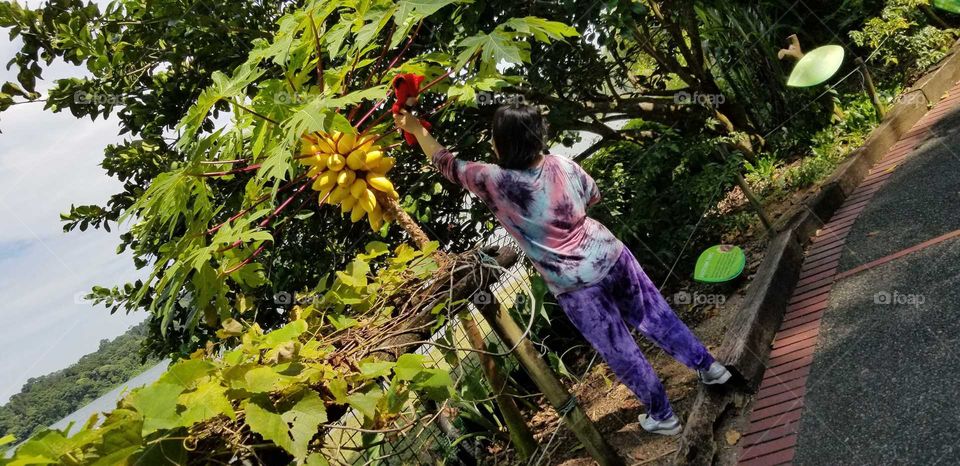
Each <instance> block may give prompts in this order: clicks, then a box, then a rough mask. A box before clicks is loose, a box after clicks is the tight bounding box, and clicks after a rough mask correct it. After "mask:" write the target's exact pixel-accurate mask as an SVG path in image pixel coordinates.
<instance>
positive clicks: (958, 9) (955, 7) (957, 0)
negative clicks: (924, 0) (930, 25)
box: [933, 0, 960, 14]
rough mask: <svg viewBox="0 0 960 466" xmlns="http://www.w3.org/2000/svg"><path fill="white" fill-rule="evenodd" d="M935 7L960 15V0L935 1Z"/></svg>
mask: <svg viewBox="0 0 960 466" xmlns="http://www.w3.org/2000/svg"><path fill="white" fill-rule="evenodd" d="M933 6H934V7H936V8H939V9H941V10H943V11H949V12H950V13H958V14H960V0H933Z"/></svg>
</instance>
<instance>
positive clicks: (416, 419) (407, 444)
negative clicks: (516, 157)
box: [324, 229, 530, 465]
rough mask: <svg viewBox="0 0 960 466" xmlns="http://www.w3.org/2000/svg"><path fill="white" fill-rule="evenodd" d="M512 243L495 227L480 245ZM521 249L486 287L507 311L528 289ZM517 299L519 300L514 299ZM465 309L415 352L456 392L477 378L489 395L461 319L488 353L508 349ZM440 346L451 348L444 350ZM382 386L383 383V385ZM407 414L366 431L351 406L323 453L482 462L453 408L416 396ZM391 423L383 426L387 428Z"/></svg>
mask: <svg viewBox="0 0 960 466" xmlns="http://www.w3.org/2000/svg"><path fill="white" fill-rule="evenodd" d="M478 246H481V247H489V246H513V247H514V248H516V244H515V242H514V240H513V238H511V237H510V236H509V235H508V234H507V233H506V232H505V231H503V230H502V229H499V230H497V231H495V232H494V234H493V235H491V236H490V237H488V238H487V239H486V240H485V241H484V242H483V243H481V244H480V245H478ZM517 251H518V253H520V255H519V257H518V260H517V262H516V263H515V264H514V265H513V266H512V267H510V268H508V269H506V270H504V271H503V273H502V275H500V277H499V279H498V280H497V281H496V283H494V284H492V285H491V286H490V290H489V291H490V294H491V295H492V296H493V297H495V298H496V299H497V301H498V302H500V304H501V305H502V306H505V307H506V308H507V309H510V308H513V307H514V306H520V307H522V306H523V305H525V304H524V302H522V300H524V299H526V298H525V297H526V296H528V295H529V293H530V291H529V290H530V275H529V268H528V265H527V261H526V257H525V256H524V255H523V254H522V252H520V251H519V249H518V250H517ZM518 301H520V302H519V303H518ZM466 307H467V308H466V310H464V311H463V313H462V314H461V315H459V316H453V317H451V318H450V319H449V320H448V321H447V322H446V323H445V324H444V325H443V326H442V327H440V328H439V329H438V330H437V332H435V333H434V335H433V336H432V337H431V339H430V341H431V342H432V343H442V345H439V346H438V345H433V344H426V345H422V346H421V347H419V348H418V349H417V350H416V351H415V353H416V354H420V355H423V356H424V357H425V358H426V359H427V360H428V362H429V364H430V365H432V366H435V367H442V368H446V369H448V370H449V371H450V374H451V377H452V378H453V380H454V382H455V385H456V390H457V391H458V392H463V391H465V387H464V386H463V385H464V384H466V383H474V384H475V383H476V381H481V380H482V390H483V391H484V392H485V395H484V397H491V396H492V387H490V385H489V384H488V383H487V381H486V379H485V378H484V377H483V369H482V366H481V364H482V362H481V359H480V357H479V354H478V353H477V352H475V351H472V350H471V348H472V346H471V344H470V341H469V339H468V336H467V334H466V333H465V332H464V331H463V329H462V325H461V323H462V318H470V319H474V320H475V322H476V323H477V327H478V328H479V329H480V332H481V334H482V336H483V340H484V343H485V345H486V350H487V351H492V352H499V353H502V352H506V351H507V350H508V349H509V348H507V347H506V346H505V345H504V344H503V343H502V342H501V341H500V340H499V338H498V337H497V336H496V334H495V333H494V332H493V329H492V328H491V327H490V325H489V324H487V322H485V321H484V320H483V318H482V317H481V315H480V312H479V311H478V310H477V308H476V307H475V305H474V304H473V303H472V302H470V303H467V306H466ZM441 346H442V347H454V348H457V350H456V351H445V350H443V349H441ZM503 363H504V365H506V366H507V367H509V368H511V369H512V368H516V367H517V366H518V365H519V363H518V362H517V361H516V360H515V359H514V358H513V357H512V356H506V357H505V358H504V360H503ZM385 388H386V387H385ZM408 406H409V411H410V412H411V414H410V415H409V416H406V417H401V418H398V419H396V420H395V421H394V422H393V427H394V428H396V432H393V433H383V432H377V433H373V432H366V431H364V430H363V429H361V426H362V425H363V415H362V414H361V413H359V412H357V411H355V410H352V411H350V412H348V413H347V414H346V415H345V416H343V418H341V419H340V420H339V421H338V423H337V424H336V425H338V426H339V427H340V428H337V429H332V430H331V431H330V433H329V434H327V437H326V439H325V441H324V444H325V445H327V447H326V452H325V453H326V457H327V458H328V459H329V460H330V462H331V464H344V465H374V464H378V465H416V464H420V465H427V464H429V465H436V464H463V465H472V464H483V463H484V461H483V453H482V451H481V445H480V443H479V442H478V441H477V440H475V439H474V438H471V436H470V435H465V434H464V433H463V432H462V431H461V430H460V429H459V428H458V427H457V419H456V416H457V414H456V410H453V409H449V407H447V406H445V405H440V404H437V403H435V402H433V401H431V400H428V399H423V398H417V399H414V400H410V401H409V402H408ZM389 428H390V426H387V429H389Z"/></svg>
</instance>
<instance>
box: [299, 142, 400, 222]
mask: <svg viewBox="0 0 960 466" xmlns="http://www.w3.org/2000/svg"><path fill="white" fill-rule="evenodd" d="M376 139H377V136H376V135H365V136H363V137H362V138H360V140H357V135H355V134H351V133H341V132H339V131H334V132H333V133H331V134H327V133H323V132H318V133H316V134H310V135H306V136H304V137H303V146H302V148H301V149H300V154H301V155H302V156H303V157H302V158H301V159H300V161H301V162H303V163H304V164H306V165H307V166H309V167H310V170H309V171H308V172H307V176H309V177H311V178H313V177H316V180H315V181H314V182H313V189H314V191H317V192H319V193H320V202H321V203H323V202H324V198H326V203H327V204H330V205H337V204H340V211H341V212H342V213H344V214H346V213H347V212H350V220H351V221H353V222H358V221H360V219H362V218H363V217H364V216H366V217H367V219H368V220H369V222H370V228H373V229H374V230H375V231H379V230H380V227H382V226H383V210H382V208H381V207H380V206H379V205H378V204H377V197H376V195H375V194H374V190H376V191H380V192H383V193H385V194H387V195H389V196H392V197H393V198H394V199H396V198H399V197H400V195H399V194H397V190H396V189H394V188H393V183H391V182H390V180H388V179H387V176H386V175H387V172H389V171H390V169H391V168H393V165H394V164H395V163H396V160H395V159H394V158H393V157H384V156H383V152H382V151H381V149H380V147H379V146H375V145H373V142H374V141H375V140H376Z"/></svg>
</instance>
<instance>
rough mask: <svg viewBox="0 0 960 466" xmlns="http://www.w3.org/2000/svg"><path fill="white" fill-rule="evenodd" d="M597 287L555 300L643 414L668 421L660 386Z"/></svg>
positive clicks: (606, 295) (668, 409) (666, 402)
mask: <svg viewBox="0 0 960 466" xmlns="http://www.w3.org/2000/svg"><path fill="white" fill-rule="evenodd" d="M601 285H602V284H597V285H593V286H589V287H587V288H583V289H580V290H576V291H571V292H568V293H561V294H560V295H559V296H557V300H558V301H559V302H560V305H561V307H563V311H564V313H566V314H567V317H569V318H570V321H571V322H573V325H574V326H575V327H577V329H578V330H580V333H582V334H583V336H584V338H586V339H587V341H588V342H590V344H591V345H593V347H594V348H595V349H596V350H597V352H598V353H600V356H601V357H603V359H604V360H605V361H606V362H607V365H609V366H610V369H611V370H612V371H613V373H614V374H616V375H617V378H619V379H620V381H621V382H623V384H624V385H626V386H627V387H628V388H629V389H630V390H631V391H633V393H634V394H636V395H637V398H639V399H640V401H641V402H642V403H643V404H644V406H646V408H647V413H648V414H649V415H650V416H651V417H652V418H653V419H656V420H658V421H659V420H664V419H667V418H669V417H670V416H672V415H673V410H672V409H671V407H670V401H669V400H668V399H667V392H666V390H664V388H663V384H661V383H660V379H659V378H657V374H656V373H655V372H654V371H653V367H650V363H649V362H647V359H646V358H644V357H643V353H641V352H640V347H639V346H637V342H636V341H635V340H634V339H633V335H631V334H630V330H629V328H627V325H626V323H625V322H624V321H623V318H622V317H621V316H620V312H619V310H618V309H617V306H616V304H615V303H614V302H613V300H611V299H610V297H609V291H608V290H606V289H605V288H604V287H603V286H601Z"/></svg>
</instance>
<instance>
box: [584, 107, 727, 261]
mask: <svg viewBox="0 0 960 466" xmlns="http://www.w3.org/2000/svg"><path fill="white" fill-rule="evenodd" d="M632 125H634V126H637V127H639V126H644V125H649V124H648V123H641V122H634V123H632ZM657 126H658V125H657ZM655 131H656V132H658V133H659V134H660V137H658V138H657V139H655V140H651V141H649V142H643V143H635V142H622V143H618V144H615V145H613V146H611V147H609V148H606V149H604V150H601V151H599V152H597V153H596V154H595V155H594V156H593V157H591V158H590V159H588V160H586V161H584V162H583V166H584V168H585V169H586V170H587V171H588V172H589V173H590V174H591V175H592V176H593V177H594V179H596V181H597V185H598V186H599V188H600V192H601V193H602V195H603V201H601V203H600V204H599V205H597V206H595V207H594V209H593V210H592V211H591V215H593V216H594V217H595V218H597V219H598V220H600V221H601V222H602V223H603V224H604V225H606V226H607V228H609V229H610V231H612V232H613V233H614V234H615V235H616V236H617V237H618V238H620V239H621V240H622V241H623V242H624V243H626V244H627V245H628V246H629V247H630V248H631V250H632V251H633V252H634V253H635V254H636V255H637V257H638V259H639V260H640V262H641V263H642V264H644V266H646V267H648V270H647V272H648V273H649V274H650V275H651V277H654V279H655V280H656V278H657V277H658V276H659V277H661V278H662V277H664V276H665V275H666V272H667V271H668V270H669V269H670V267H671V266H672V265H673V262H674V261H675V260H676V259H677V255H678V254H679V253H680V251H681V249H683V247H684V244H685V243H686V242H687V238H689V237H690V235H691V233H693V231H694V227H695V225H697V222H698V221H700V218H701V216H704V215H705V213H706V212H707V210H708V208H709V206H710V204H711V202H714V203H715V202H717V201H719V200H720V198H721V196H722V194H723V193H724V192H726V191H727V190H728V189H729V188H730V186H732V184H733V180H734V177H733V170H735V169H736V167H737V165H738V163H739V162H737V161H736V160H733V158H731V160H721V159H720V155H719V154H720V152H719V150H718V149H717V146H718V145H719V144H718V141H717V140H715V139H713V138H711V137H708V136H705V135H699V136H696V137H684V136H682V135H681V134H680V133H677V132H674V131H672V130H670V129H669V128H666V127H657V128H656V129H655ZM725 229H726V225H725V224H724V218H721V217H718V216H716V215H711V214H710V213H706V217H705V218H704V219H703V222H702V223H701V225H700V227H699V229H698V230H697V234H696V235H695V237H694V241H695V243H705V242H708V241H710V240H712V239H716V238H719V236H720V234H721V233H722V232H723V231H724V230H725ZM695 243H692V244H690V245H688V246H687V249H686V256H689V254H690V251H696V250H697V246H696V244H695ZM688 258H689V257H688ZM692 267H693V260H692V259H691V260H687V261H681V263H679V264H678V269H677V270H676V271H675V272H676V273H681V272H683V271H685V270H687V269H690V270H692Z"/></svg>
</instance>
